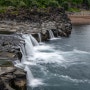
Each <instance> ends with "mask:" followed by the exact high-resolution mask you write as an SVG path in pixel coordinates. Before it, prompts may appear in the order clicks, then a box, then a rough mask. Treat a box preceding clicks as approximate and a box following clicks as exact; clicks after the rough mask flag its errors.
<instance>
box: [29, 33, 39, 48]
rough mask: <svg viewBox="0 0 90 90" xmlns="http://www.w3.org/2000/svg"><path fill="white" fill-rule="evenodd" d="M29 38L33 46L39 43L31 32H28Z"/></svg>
mask: <svg viewBox="0 0 90 90" xmlns="http://www.w3.org/2000/svg"><path fill="white" fill-rule="evenodd" d="M30 39H31V41H32V44H33V46H38V45H39V43H38V42H37V40H36V39H35V38H34V37H33V36H32V35H31V34H30Z"/></svg>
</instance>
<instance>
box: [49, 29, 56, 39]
mask: <svg viewBox="0 0 90 90" xmlns="http://www.w3.org/2000/svg"><path fill="white" fill-rule="evenodd" d="M48 31H49V35H50V39H53V38H55V37H54V34H53V32H52V30H48Z"/></svg>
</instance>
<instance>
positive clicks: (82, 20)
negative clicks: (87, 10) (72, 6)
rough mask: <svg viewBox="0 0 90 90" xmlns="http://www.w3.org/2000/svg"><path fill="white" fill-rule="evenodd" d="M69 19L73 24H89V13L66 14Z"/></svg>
mask: <svg viewBox="0 0 90 90" xmlns="http://www.w3.org/2000/svg"><path fill="white" fill-rule="evenodd" d="M68 16H69V18H70V19H71V23H72V24H73V25H84V24H88V25H89V24H90V16H89V15H84V16H80V15H68Z"/></svg>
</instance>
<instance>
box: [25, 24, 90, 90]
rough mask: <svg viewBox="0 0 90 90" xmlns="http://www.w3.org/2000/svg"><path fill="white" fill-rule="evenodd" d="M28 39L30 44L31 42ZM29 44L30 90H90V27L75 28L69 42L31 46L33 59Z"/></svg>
mask: <svg viewBox="0 0 90 90" xmlns="http://www.w3.org/2000/svg"><path fill="white" fill-rule="evenodd" d="M24 38H27V39H28V40H26V39H25V40H26V42H27V44H28V41H29V39H30V38H28V37H27V36H26V37H25V36H24ZM27 44H26V49H27V51H26V54H27V55H28V61H24V66H25V70H26V71H27V80H28V90H90V26H89V25H86V26H74V27H73V30H72V34H71V36H70V37H69V38H59V39H53V40H50V41H49V42H46V43H42V44H41V45H38V46H34V47H33V48H32V46H31V48H32V50H33V52H32V53H34V54H33V56H32V57H31V56H30V57H29V53H28V52H29V49H28V45H29V44H28V45H27ZM30 55H31V54H30Z"/></svg>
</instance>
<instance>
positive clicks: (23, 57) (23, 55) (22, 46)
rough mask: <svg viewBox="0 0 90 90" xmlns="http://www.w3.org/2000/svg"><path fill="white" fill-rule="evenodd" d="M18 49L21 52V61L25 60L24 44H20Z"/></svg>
mask: <svg viewBox="0 0 90 90" xmlns="http://www.w3.org/2000/svg"><path fill="white" fill-rule="evenodd" d="M20 51H21V53H22V60H21V63H24V62H25V61H26V55H25V47H24V45H21V48H20Z"/></svg>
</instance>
